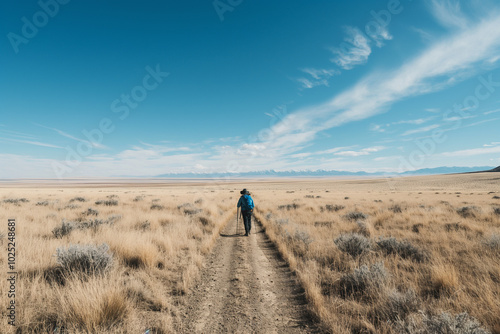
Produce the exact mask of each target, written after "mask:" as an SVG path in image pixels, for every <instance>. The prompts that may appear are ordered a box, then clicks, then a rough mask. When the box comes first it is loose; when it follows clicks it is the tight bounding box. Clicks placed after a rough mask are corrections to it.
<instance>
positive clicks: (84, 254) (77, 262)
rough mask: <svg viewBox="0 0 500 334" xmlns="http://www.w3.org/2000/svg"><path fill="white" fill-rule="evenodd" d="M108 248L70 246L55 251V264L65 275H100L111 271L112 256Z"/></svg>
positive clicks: (103, 246)
mask: <svg viewBox="0 0 500 334" xmlns="http://www.w3.org/2000/svg"><path fill="white" fill-rule="evenodd" d="M108 251H109V246H108V245H106V244H102V245H100V246H96V245H70V246H69V247H68V248H58V249H57V250H56V257H57V263H58V264H59V265H60V266H61V267H62V269H63V270H64V271H65V272H67V273H74V272H83V273H85V274H102V273H104V272H106V271H108V270H110V269H111V266H112V264H113V256H112V254H110V253H109V252H108Z"/></svg>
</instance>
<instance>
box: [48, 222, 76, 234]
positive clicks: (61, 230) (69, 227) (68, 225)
mask: <svg viewBox="0 0 500 334" xmlns="http://www.w3.org/2000/svg"><path fill="white" fill-rule="evenodd" d="M75 227H76V223H75V222H67V221H64V220H63V221H62V223H61V226H56V227H55V228H54V229H53V230H52V234H53V235H54V237H56V238H57V239H60V238H62V237H64V236H66V235H69V234H70V233H71V231H73V230H74V229H75Z"/></svg>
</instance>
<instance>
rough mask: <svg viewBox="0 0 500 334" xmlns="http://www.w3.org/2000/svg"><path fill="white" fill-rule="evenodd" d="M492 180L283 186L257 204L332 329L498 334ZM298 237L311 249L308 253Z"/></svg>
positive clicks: (499, 272)
mask: <svg viewBox="0 0 500 334" xmlns="http://www.w3.org/2000/svg"><path fill="white" fill-rule="evenodd" d="M491 176H492V175H491V174H489V175H461V176H439V177H438V176H436V177H420V178H405V179H400V180H397V183H396V187H395V188H393V189H391V188H390V186H391V185H393V184H391V183H392V181H391V182H387V181H386V180H380V179H374V180H361V181H355V180H352V181H351V180H346V181H336V182H333V181H325V182H318V183H313V182H302V183H298V184H286V183H282V184H277V185H276V188H275V189H273V190H269V189H270V187H269V186H268V188H267V189H262V190H260V191H259V189H254V195H255V196H254V200H255V202H256V203H257V217H258V219H259V220H260V221H261V222H262V223H263V225H264V226H265V228H266V233H267V234H268V235H269V236H270V237H271V239H272V240H273V241H274V242H275V243H276V244H277V245H278V248H279V250H280V252H281V253H282V255H283V257H284V258H285V259H286V260H287V261H288V262H289V264H290V266H291V267H292V269H293V270H295V271H296V273H297V276H298V277H299V279H300V281H301V282H302V285H303V286H304V288H305V290H306V294H307V297H308V299H309V301H310V305H311V309H312V311H313V312H314V314H316V316H317V317H318V318H319V319H320V320H321V322H322V324H323V326H324V328H325V329H326V330H327V331H329V332H332V333H400V332H401V331H402V330H403V329H402V328H403V327H404V328H405V329H404V330H405V331H406V332H407V333H424V332H425V333H427V332H433V333H434V332H436V331H437V332H440V331H439V330H441V332H442V333H483V331H481V329H476V330H473V329H470V328H475V327H474V326H476V324H479V326H480V327H479V328H483V329H485V330H487V331H490V332H492V333H500V298H499V296H500V269H499V268H500V256H499V255H500V238H499V237H498V236H499V235H500V216H499V214H498V203H497V202H496V201H495V200H492V199H491V194H488V192H489V191H492V190H495V189H496V188H497V187H498V183H495V181H492V179H491ZM292 191H293V192H292ZM456 192H460V193H461V195H460V197H457V195H456V194H455V193H456ZM317 195H321V197H320V198H318V197H317ZM306 196H307V197H306ZM346 197H347V198H348V200H346V199H345V198H346ZM289 203H294V204H295V206H296V208H295V209H294V210H283V207H284V206H286V205H289ZM327 207H329V208H334V207H338V208H341V209H339V210H327V209H325V208H327ZM295 231H300V232H301V233H305V234H307V235H308V236H309V238H310V239H311V240H313V241H312V242H311V243H309V244H308V246H307V247H303V245H301V244H300V243H297V242H296V241H295V240H293V239H292V238H289V237H288V236H290V235H294V234H295V233H296V232H295ZM384 273H386V274H387V275H385V274H384ZM464 312H466V314H464ZM474 319H476V320H477V322H475V321H476V320H474ZM437 328H440V329H439V330H438V329H437ZM464 328H467V329H466V330H465V329H464Z"/></svg>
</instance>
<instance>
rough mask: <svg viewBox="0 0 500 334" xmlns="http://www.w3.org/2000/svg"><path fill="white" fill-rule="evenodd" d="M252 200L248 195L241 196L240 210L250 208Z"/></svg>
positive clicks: (251, 207)
mask: <svg viewBox="0 0 500 334" xmlns="http://www.w3.org/2000/svg"><path fill="white" fill-rule="evenodd" d="M252 209H253V201H252V198H251V197H250V196H249V195H243V196H242V198H241V210H252Z"/></svg>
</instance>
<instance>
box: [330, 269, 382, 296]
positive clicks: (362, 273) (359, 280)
mask: <svg viewBox="0 0 500 334" xmlns="http://www.w3.org/2000/svg"><path fill="white" fill-rule="evenodd" d="M388 278H389V274H388V272H387V270H386V269H385V267H384V264H383V263H382V262H378V263H374V264H372V265H370V266H368V265H362V266H361V267H359V268H356V269H354V271H353V272H352V273H347V274H344V275H342V277H341V278H340V280H339V282H338V287H337V289H338V293H339V295H340V296H342V297H343V298H347V297H352V296H355V297H358V298H371V299H372V298H373V297H372V296H371V295H373V294H375V293H376V292H378V291H380V290H381V289H383V287H384V286H385V284H386V282H387V280H388Z"/></svg>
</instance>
